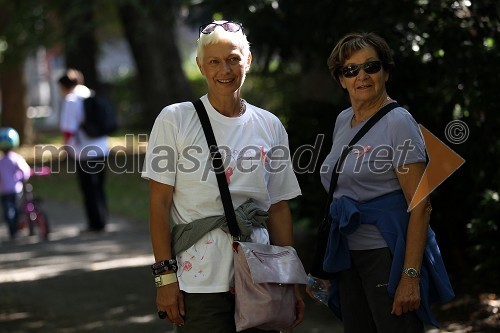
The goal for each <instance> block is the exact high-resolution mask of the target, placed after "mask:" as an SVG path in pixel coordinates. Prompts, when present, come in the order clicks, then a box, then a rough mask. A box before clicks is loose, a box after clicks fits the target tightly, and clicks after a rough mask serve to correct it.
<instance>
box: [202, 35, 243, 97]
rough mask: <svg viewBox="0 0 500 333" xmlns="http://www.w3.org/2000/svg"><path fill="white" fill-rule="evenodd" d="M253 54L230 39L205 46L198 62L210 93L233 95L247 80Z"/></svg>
mask: <svg viewBox="0 0 500 333" xmlns="http://www.w3.org/2000/svg"><path fill="white" fill-rule="evenodd" d="M251 61H252V56H251V54H250V53H249V54H248V56H246V57H245V56H244V54H243V52H242V50H241V49H240V48H239V47H238V46H237V45H236V44H235V43H233V42H232V41H230V40H226V39H223V40H219V41H218V42H216V43H213V44H208V45H206V46H204V49H203V58H202V59H199V58H196V63H197V64H198V68H199V69H200V71H201V74H202V75H203V76H204V77H205V79H206V81H207V84H208V93H209V94H212V95H217V96H226V95H233V94H234V92H235V91H237V90H238V89H240V88H241V86H242V85H243V82H245V76H246V72H247V71H248V69H249V68H250V63H251Z"/></svg>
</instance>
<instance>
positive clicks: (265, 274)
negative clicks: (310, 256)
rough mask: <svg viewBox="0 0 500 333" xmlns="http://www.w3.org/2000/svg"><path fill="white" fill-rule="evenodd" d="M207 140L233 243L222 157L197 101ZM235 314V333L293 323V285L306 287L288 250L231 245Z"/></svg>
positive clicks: (232, 216)
mask: <svg viewBox="0 0 500 333" xmlns="http://www.w3.org/2000/svg"><path fill="white" fill-rule="evenodd" d="M193 105H194V107H195V109H196V112H197V114H198V117H199V118H200V122H201V125H202V128H203V132H204V134H205V137H206V139H207V143H208V147H209V149H210V156H211V158H212V165H213V168H214V171H215V175H216V178H217V183H218V185H219V191H220V194H221V200H222V204H223V206H224V215H225V216H226V220H227V225H228V229H229V232H230V233H231V235H232V236H233V238H234V239H235V240H238V239H239V237H240V234H241V232H240V229H239V227H238V223H237V222H236V215H235V212H234V208H233V203H232V200H231V194H230V192H229V187H228V185H227V181H226V176H225V173H224V166H223V164H222V161H223V159H222V156H221V154H220V152H219V149H218V146H217V141H216V140H215V135H214V133H213V129H212V126H211V125H210V120H209V118H208V114H207V111H206V110H205V107H204V106H203V103H202V102H201V100H196V101H194V102H193ZM233 250H234V275H235V314H234V319H235V323H236V331H237V332H241V331H243V330H245V329H248V328H254V327H255V328H259V329H262V330H281V329H286V328H289V327H291V326H292V324H293V322H294V320H295V294H294V284H306V283H307V275H306V272H305V270H304V266H303V265H302V262H301V261H300V259H299V257H298V256H297V252H296V251H295V249H294V248H293V247H291V246H276V245H269V244H259V243H249V242H239V241H235V242H234V243H233Z"/></svg>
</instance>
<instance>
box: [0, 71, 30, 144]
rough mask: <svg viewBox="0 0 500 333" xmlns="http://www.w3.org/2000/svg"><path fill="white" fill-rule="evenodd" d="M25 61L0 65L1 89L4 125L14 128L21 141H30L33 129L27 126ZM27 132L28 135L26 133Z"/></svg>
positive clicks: (2, 121) (2, 124)
mask: <svg viewBox="0 0 500 333" xmlns="http://www.w3.org/2000/svg"><path fill="white" fill-rule="evenodd" d="M23 64H24V63H23V62H22V61H20V62H16V63H13V64H10V65H9V66H5V65H1V66H0V91H1V96H2V99H1V100H2V114H1V119H0V120H1V121H0V124H1V126H2V127H12V128H14V129H15V130H16V131H17V132H18V133H19V136H20V138H21V143H30V141H31V140H30V139H31V138H30V135H29V133H31V130H30V129H29V128H27V125H28V121H27V119H28V118H27V117H26V102H25V100H24V97H25V94H26V86H25V82H24V67H23ZM25 133H26V135H25Z"/></svg>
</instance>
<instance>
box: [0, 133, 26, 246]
mask: <svg viewBox="0 0 500 333" xmlns="http://www.w3.org/2000/svg"><path fill="white" fill-rule="evenodd" d="M18 146H19V134H18V133H17V131H16V130H15V129H13V128H10V127H3V128H0V150H1V151H2V153H3V155H2V156H1V157H0V198H1V202H2V210H3V215H4V218H5V221H6V222H7V225H8V226H9V234H10V239H11V240H13V239H15V237H16V233H17V229H18V228H17V222H18V216H19V210H18V200H19V197H20V195H21V193H22V191H23V184H24V182H25V181H27V180H28V179H29V177H30V171H31V169H30V167H29V165H28V163H26V160H25V159H24V158H23V157H22V156H21V155H19V154H18V153H16V152H14V151H12V149H14V148H16V147H18Z"/></svg>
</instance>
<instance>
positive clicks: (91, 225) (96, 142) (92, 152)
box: [58, 69, 109, 232]
mask: <svg viewBox="0 0 500 333" xmlns="http://www.w3.org/2000/svg"><path fill="white" fill-rule="evenodd" d="M58 83H59V87H60V91H61V93H62V95H63V96H64V101H63V104H62V108H61V123H60V130H61V132H62V134H63V140H64V145H65V148H66V151H67V153H68V156H69V158H70V159H72V161H74V162H75V166H76V173H77V175H78V181H79V185H80V189H81V191H82V194H83V199H84V206H85V212H86V216H87V229H86V230H83V231H86V232H102V231H104V230H105V227H106V220H107V215H108V213H107V205H106V193H105V176H106V168H107V163H106V162H107V155H108V152H109V148H108V143H107V136H100V137H97V138H94V137H90V136H88V135H87V134H86V133H85V131H84V130H83V129H82V128H81V126H82V124H83V122H84V118H85V112H84V103H83V101H84V99H85V98H88V97H89V96H90V94H91V91H90V90H89V89H88V88H87V87H86V86H84V77H83V74H82V73H81V72H79V71H78V70H75V69H68V70H67V71H66V73H65V74H64V75H63V76H61V77H60V78H59V80H58Z"/></svg>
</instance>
